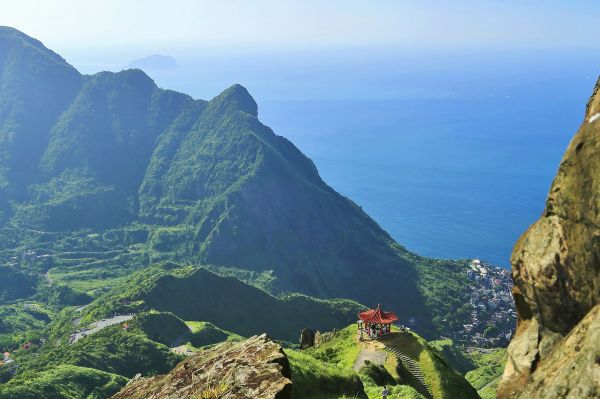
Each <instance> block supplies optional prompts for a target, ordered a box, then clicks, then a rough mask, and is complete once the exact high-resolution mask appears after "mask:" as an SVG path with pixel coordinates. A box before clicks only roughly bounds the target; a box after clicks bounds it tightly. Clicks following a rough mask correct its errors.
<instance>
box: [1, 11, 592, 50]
mask: <svg viewBox="0 0 600 399" xmlns="http://www.w3.org/2000/svg"><path fill="white" fill-rule="evenodd" d="M0 25H9V26H12V27H15V28H17V29H20V30H22V31H24V32H25V33H27V34H29V35H31V36H34V37H36V38H39V39H41V40H42V41H43V42H44V43H45V44H46V45H48V46H50V47H52V48H55V49H61V48H63V49H65V48H78V47H86V46H92V47H103V46H143V47H146V46H150V47H162V48H168V47H169V46H195V45H198V46H206V45H217V46H220V45H273V46H328V45H389V44H393V45H405V46H419V47H421V46H426V47H432V48H435V47H481V46H491V47H508V48H511V47H521V48H522V47H528V46H532V47H555V46H559V47H564V46H568V47H571V46H573V47H594V48H597V47H600V46H599V45H598V42H599V40H598V37H599V33H600V28H599V27H600V1H598V0H589V1H574V0H564V1H556V0H515V1H496V0H493V1H488V0H453V1H447V0H442V1H428V0H415V1H404V0H393V1H366V0H361V1H355V0H342V1H312V0H302V1H300V0H299V1H293V2H292V1H286V0H253V1H239V0H219V1H215V0H211V1H193V0H167V1H165V0H144V1H142V0H108V1H104V0H103V1H99V0H95V1H85V0H44V1H39V0H38V1H32V0H9V1H7V0H0Z"/></svg>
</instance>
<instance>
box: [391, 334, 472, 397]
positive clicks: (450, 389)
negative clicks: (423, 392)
mask: <svg viewBox="0 0 600 399" xmlns="http://www.w3.org/2000/svg"><path fill="white" fill-rule="evenodd" d="M383 342H384V343H385V344H386V345H388V346H393V347H396V348H398V349H400V350H401V351H402V352H403V353H404V354H405V355H407V356H408V357H410V358H412V359H413V360H415V361H417V362H418V363H419V366H420V367H421V370H422V371H423V376H424V378H425V382H426V383H427V385H428V386H429V389H430V391H431V394H432V395H433V398H434V399H455V398H461V399H467V398H478V396H477V393H476V391H475V390H474V389H473V387H471V385H470V384H469V383H468V382H467V381H466V380H465V379H464V378H463V377H462V376H461V375H460V374H459V373H457V372H456V371H455V370H453V369H452V368H451V367H450V366H449V365H448V364H447V362H446V361H445V360H444V359H443V358H442V356H441V355H440V354H439V353H438V352H437V351H436V350H435V349H433V348H432V347H431V346H429V344H428V343H427V341H425V340H424V339H423V338H421V337H420V336H418V335H417V334H414V333H408V334H407V333H404V334H400V333H396V334H393V335H390V336H389V337H388V338H387V339H385V340H384V341H383Z"/></svg>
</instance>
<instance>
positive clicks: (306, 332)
mask: <svg viewBox="0 0 600 399" xmlns="http://www.w3.org/2000/svg"><path fill="white" fill-rule="evenodd" d="M315 335H316V334H315V332H314V331H313V330H311V329H310V328H304V329H302V331H300V338H299V339H298V342H300V349H306V348H311V347H313V346H315Z"/></svg>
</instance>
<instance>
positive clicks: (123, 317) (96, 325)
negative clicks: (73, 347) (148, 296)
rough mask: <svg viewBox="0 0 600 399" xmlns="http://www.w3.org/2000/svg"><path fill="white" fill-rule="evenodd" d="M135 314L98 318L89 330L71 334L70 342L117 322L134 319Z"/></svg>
mask: <svg viewBox="0 0 600 399" xmlns="http://www.w3.org/2000/svg"><path fill="white" fill-rule="evenodd" d="M134 316H135V314H128V315H121V316H114V317H111V318H110V319H102V320H98V321H97V322H95V323H94V324H92V325H91V328H89V329H87V330H82V331H80V332H78V333H75V334H71V339H70V340H69V342H70V343H74V342H77V341H79V340H80V339H81V338H83V337H87V336H88V335H92V334H94V333H97V332H98V331H100V330H102V329H103V328H106V327H108V326H113V325H115V324H120V323H123V322H124V321H127V320H131V319H133V317H134Z"/></svg>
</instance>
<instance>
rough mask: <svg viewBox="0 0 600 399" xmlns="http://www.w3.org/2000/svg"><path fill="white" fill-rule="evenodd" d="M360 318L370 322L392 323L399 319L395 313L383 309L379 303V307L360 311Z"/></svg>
mask: <svg viewBox="0 0 600 399" xmlns="http://www.w3.org/2000/svg"><path fill="white" fill-rule="evenodd" d="M358 318H359V319H361V320H362V321H363V322H365V323H370V324H391V323H393V322H395V321H397V320H398V316H396V314H395V313H392V312H384V311H383V310H381V305H377V309H370V310H367V311H365V312H360V313H359V314H358Z"/></svg>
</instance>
